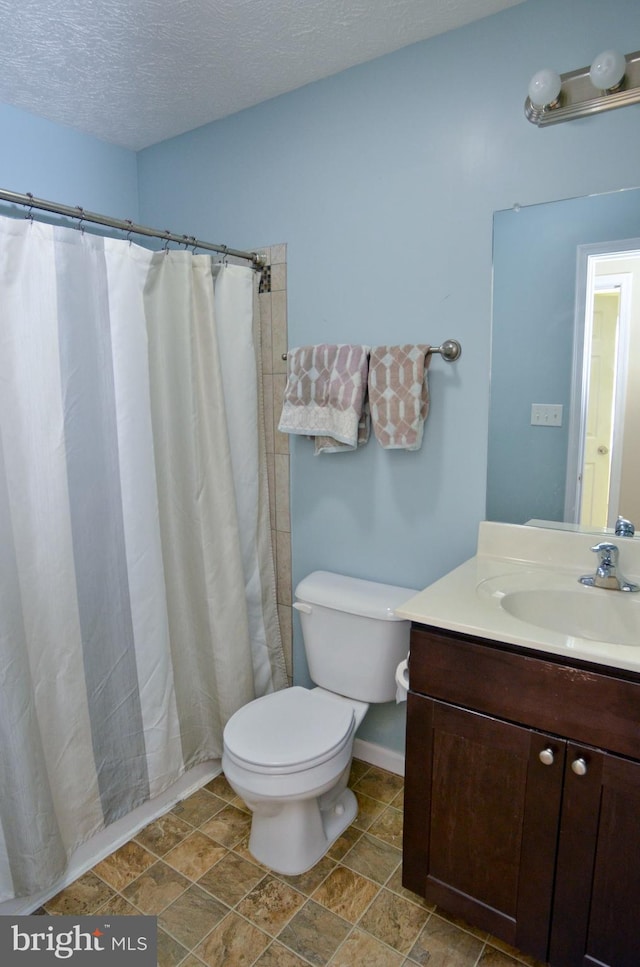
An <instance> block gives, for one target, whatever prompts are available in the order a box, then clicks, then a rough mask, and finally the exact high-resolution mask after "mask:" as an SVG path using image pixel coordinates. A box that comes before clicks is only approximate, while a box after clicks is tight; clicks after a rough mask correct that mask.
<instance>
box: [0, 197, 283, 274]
mask: <svg viewBox="0 0 640 967" xmlns="http://www.w3.org/2000/svg"><path fill="white" fill-rule="evenodd" d="M0 201H7V202H10V203H11V204H12V205H23V206H25V207H26V208H29V209H31V208H39V209H41V210H42V211H46V212H53V213H54V214H56V215H65V216H66V217H67V218H75V219H78V221H80V223H82V222H93V223H94V224H96V225H105V226H107V227H108V228H116V229H118V230H119V231H121V232H126V234H127V235H131V234H133V235H147V236H150V237H152V238H162V239H164V240H165V242H166V243H167V244H168V243H169V242H177V243H178V244H179V245H184V246H186V247H189V248H191V247H192V248H193V249H194V250H195V249H197V248H201V249H206V250H207V251H209V252H220V253H222V255H231V256H232V257H234V258H238V259H246V260H247V261H248V262H251V263H252V264H253V267H254V268H256V269H262V268H263V267H264V265H265V259H264V256H262V255H259V254H258V252H245V251H243V250H242V249H236V248H229V246H228V245H215V244H214V243H213V242H201V241H200V240H199V239H197V238H195V237H194V236H193V235H176V234H175V233H174V232H170V231H169V229H166V231H164V232H163V231H160V229H157V228H148V227H147V226H146V225H136V224H134V222H131V221H129V219H120V218H109V216H108V215H98V214H96V212H87V211H85V210H84V208H81V207H80V205H77V206H76V207H75V208H72V207H71V206H69V205H59V204H57V203H56V202H52V201H46V200H45V199H44V198H34V196H33V195H32V194H30V193H29V192H27V194H26V195H21V194H19V193H18V192H15V191H6V190H5V189H3V188H0Z"/></svg>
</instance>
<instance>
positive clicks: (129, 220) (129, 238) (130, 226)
mask: <svg viewBox="0 0 640 967" xmlns="http://www.w3.org/2000/svg"><path fill="white" fill-rule="evenodd" d="M125 222H126V223H127V225H128V226H129V231H128V232H127V240H128V242H129V245H131V232H132V231H133V222H132V221H131V219H130V218H125Z"/></svg>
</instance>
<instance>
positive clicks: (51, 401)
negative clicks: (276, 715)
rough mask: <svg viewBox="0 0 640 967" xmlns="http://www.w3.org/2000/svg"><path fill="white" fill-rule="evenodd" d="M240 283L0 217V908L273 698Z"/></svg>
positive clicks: (277, 684) (256, 437) (270, 595)
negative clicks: (256, 703)
mask: <svg viewBox="0 0 640 967" xmlns="http://www.w3.org/2000/svg"><path fill="white" fill-rule="evenodd" d="M254 275H255V273H254V272H253V271H252V269H250V268H248V267H245V266H236V265H219V264H216V263H214V262H213V261H212V259H211V258H210V257H209V256H206V255H193V254H191V253H190V252H187V251H184V250H180V251H166V252H165V251H161V252H150V251H148V250H146V249H144V248H142V247H140V246H138V245H135V244H132V243H131V242H129V241H128V240H119V239H110V238H102V237H98V236H95V235H89V234H84V233H82V232H81V231H79V230H77V229H75V228H63V227H59V226H57V227H54V226H51V225H46V224H43V223H39V222H35V221H33V222H32V221H30V220H28V219H25V220H22V219H20V220H18V219H9V218H0V900H2V901H3V900H6V899H10V898H13V897H17V896H28V895H32V894H35V893H37V892H38V891H41V890H44V889H46V888H47V887H49V886H51V885H52V884H54V883H55V882H56V880H57V879H58V878H59V877H60V876H61V874H62V873H63V871H64V869H65V866H66V864H67V861H68V858H69V856H70V854H71V852H72V851H73V850H74V849H75V848H76V847H77V846H78V845H80V844H81V843H82V842H83V841H85V840H86V839H88V838H89V837H90V836H91V835H93V834H94V833H95V832H96V831H98V830H99V829H101V828H103V827H104V826H105V825H108V824H110V823H112V822H113V821H114V820H116V819H118V818H119V817H121V816H123V815H125V814H126V813H128V812H129V811H131V810H132V809H133V808H135V807H136V806H138V805H139V804H141V803H142V802H144V801H146V800H148V799H149V798H152V797H154V796H156V795H157V794H158V793H160V792H161V791H163V790H164V789H166V788H167V787H168V786H169V785H171V783H172V782H174V781H175V780H176V779H177V778H178V777H179V776H180V775H181V774H182V773H183V772H185V771H186V770H187V769H189V768H190V767H192V766H194V765H195V764H197V763H199V762H202V761H205V760H208V759H217V758H219V757H220V756H221V753H222V730H223V728H224V724H225V722H226V721H227V719H228V717H229V716H230V715H231V714H232V713H233V712H234V711H235V710H236V709H237V708H239V707H240V706H241V705H243V704H244V703H246V702H247V701H250V700H251V699H253V698H254V697H256V696H258V695H262V694H264V693H266V692H269V691H272V690H274V689H278V688H281V687H283V686H284V685H285V684H286V674H285V670H284V661H283V656H282V646H281V641H280V632H279V629H278V623H277V616H276V607H275V591H274V575H273V565H272V563H271V552H270V536H269V534H270V531H269V522H268V496H267V491H266V483H265V480H266V473H265V467H264V460H261V459H260V457H261V453H262V443H263V440H262V435H261V421H260V419H258V413H259V411H260V394H259V392H258V389H257V379H258V376H257V366H256V351H255V346H254V336H255V332H254V330H255V326H254V325H253V319H254V302H255V303H257V298H256V295H255V293H256V288H255V279H254Z"/></svg>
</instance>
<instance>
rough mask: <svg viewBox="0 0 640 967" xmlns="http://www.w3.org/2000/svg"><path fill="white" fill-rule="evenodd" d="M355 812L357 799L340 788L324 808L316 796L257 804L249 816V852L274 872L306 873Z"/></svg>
mask: <svg viewBox="0 0 640 967" xmlns="http://www.w3.org/2000/svg"><path fill="white" fill-rule="evenodd" d="M357 815H358V801H357V799H356V797H355V795H354V793H353V792H352V791H351V789H347V788H345V789H343V791H342V793H341V794H340V796H339V797H338V798H337V799H336V800H335V801H334V802H333V804H332V805H331V806H330V807H328V808H327V809H321V808H320V804H319V801H318V799H317V798H313V799H295V800H292V801H290V802H280V803H278V807H277V809H275V810H272V809H269V808H267V809H265V810H264V811H263V810H262V809H261V808H260V807H258V808H257V809H256V810H255V811H254V812H253V816H252V822H251V835H250V837H249V852H250V853H251V854H252V855H253V856H255V858H256V859H257V860H259V861H260V862H261V863H264V865H265V866H268V867H269V868H270V869H272V870H274V871H275V872H276V873H282V874H285V875H287V876H296V875H298V874H299V873H306V871H307V870H310V869H311V867H312V866H315V864H316V863H317V862H318V860H320V859H321V858H322V857H323V856H324V854H325V853H326V852H327V850H328V849H329V847H330V846H331V844H332V843H334V842H335V840H336V839H338V837H339V836H341V835H342V833H343V832H344V831H345V829H346V828H347V826H350V825H351V823H352V822H353V820H354V819H355V818H356V816H357Z"/></svg>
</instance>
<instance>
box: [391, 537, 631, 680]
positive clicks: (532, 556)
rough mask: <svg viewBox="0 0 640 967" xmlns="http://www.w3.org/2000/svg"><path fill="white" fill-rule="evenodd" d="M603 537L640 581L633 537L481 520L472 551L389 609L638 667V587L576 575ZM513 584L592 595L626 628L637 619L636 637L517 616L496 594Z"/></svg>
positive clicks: (587, 568) (590, 566)
mask: <svg viewBox="0 0 640 967" xmlns="http://www.w3.org/2000/svg"><path fill="white" fill-rule="evenodd" d="M603 539H606V540H611V542H612V543H614V544H616V545H617V546H618V548H619V551H620V557H619V565H620V571H621V572H622V573H623V574H624V576H625V577H626V578H628V579H629V580H635V581H636V582H637V583H640V577H639V575H640V540H638V539H637V538H617V537H615V536H612V535H610V534H608V535H602V534H598V535H595V534H588V533H581V532H575V531H573V530H567V531H564V530H560V529H553V528H542V527H531V526H527V525H515V524H499V523H494V522H491V521H486V522H483V523H482V524H481V525H480V529H479V534H478V553H477V554H476V556H475V557H472V558H471V559H470V560H468V561H466V562H465V563H464V564H462V565H460V567H457V568H455V570H453V571H451V572H450V573H449V574H446V575H445V576H444V577H442V578H440V580H439V581H436V582H435V583H434V584H431V585H430V586H429V587H427V588H425V590H424V591H420V592H419V593H418V594H416V595H415V596H414V597H412V598H410V599H409V600H408V601H406V602H404V603H403V604H402V605H400V607H397V608H396V609H395V611H396V614H397V615H398V616H399V617H402V618H409V619H410V620H412V621H416V622H419V623H421V624H426V625H433V626H435V627H438V628H444V629H447V630H450V631H459V632H462V633H463V634H468V635H475V636H477V637H479V638H490V639H495V640H497V641H504V642H507V643H509V644H513V645H521V646H524V647H526V648H530V649H534V650H536V651H541V652H547V653H551V654H554V655H558V656H560V657H565V658H573V659H580V660H581V661H587V662H593V663H595V664H603V665H609V666H612V667H615V668H621V669H627V670H629V671H634V672H640V592H635V593H634V592H629V593H625V592H621V591H605V590H603V589H601V588H588V587H585V586H584V585H581V584H580V583H579V582H578V578H579V577H580V576H581V575H583V574H589V573H594V572H595V567H596V557H595V555H594V554H593V553H591V551H590V548H591V546H592V545H593V544H595V543H597V542H598V541H600V540H603ZM519 587H526V588H534V589H541V590H545V589H547V588H548V589H550V590H551V589H563V590H567V591H571V592H572V593H573V592H575V593H577V594H582V595H588V596H589V597H590V598H592V597H593V595H598V598H597V599H594V600H597V601H598V602H600V603H601V604H602V608H603V609H605V608H614V609H616V617H617V616H618V614H622V616H623V620H624V621H625V622H626V625H627V631H628V629H629V627H631V628H632V631H633V634H635V627H636V625H637V631H638V634H637V642H638V643H637V645H623V644H613V643H611V642H608V641H600V640H595V639H593V638H586V637H578V636H576V635H569V634H563V633H561V632H559V631H556V630H552V629H550V628H544V627H541V626H539V625H537V624H535V625H534V624H533V623H529V622H527V621H523V620H521V619H519V618H516V617H514V616H513V615H512V614H510V613H509V612H508V611H506V610H505V608H504V607H503V605H502V604H501V600H502V598H503V596H504V593H505V591H510V590H511V591H513V590H514V589H517V588H519ZM604 596H606V597H604ZM631 599H634V600H631ZM588 604H589V606H592V605H593V601H591V600H589V602H588ZM629 623H631V624H629Z"/></svg>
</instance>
